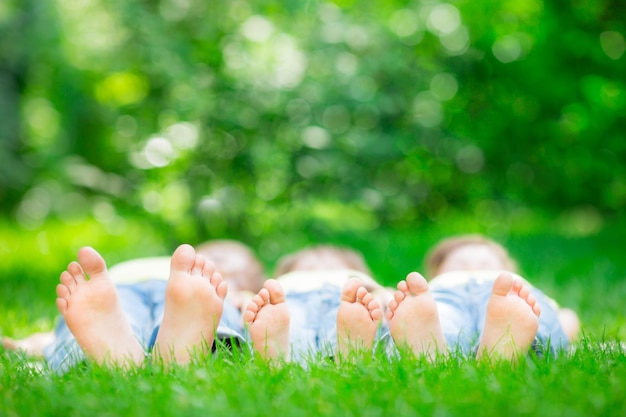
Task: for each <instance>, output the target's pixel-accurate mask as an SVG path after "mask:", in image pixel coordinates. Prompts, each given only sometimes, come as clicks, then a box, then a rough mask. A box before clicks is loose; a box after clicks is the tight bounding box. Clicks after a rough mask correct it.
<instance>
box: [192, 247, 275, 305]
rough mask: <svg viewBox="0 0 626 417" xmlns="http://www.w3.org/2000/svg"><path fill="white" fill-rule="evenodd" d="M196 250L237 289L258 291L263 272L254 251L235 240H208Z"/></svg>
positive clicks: (261, 286) (261, 283) (263, 278)
mask: <svg viewBox="0 0 626 417" xmlns="http://www.w3.org/2000/svg"><path fill="white" fill-rule="evenodd" d="M196 252H197V253H198V254H201V255H203V256H204V257H206V258H207V259H208V260H210V261H211V262H213V263H214V264H215V268H216V270H217V271H218V272H219V273H220V274H222V277H224V279H225V280H226V281H227V282H228V284H229V286H230V287H231V288H233V289H235V290H239V291H251V292H255V293H256V292H258V291H259V290H260V289H261V288H263V282H264V281H265V273H264V269H263V265H262V264H261V261H260V260H259V259H258V258H257V256H256V254H255V253H254V251H253V250H252V249H251V248H250V247H248V246H246V245H244V244H243V243H241V242H239V241H236V240H226V239H222V240H210V241H208V242H205V243H202V244H200V245H199V246H197V247H196Z"/></svg>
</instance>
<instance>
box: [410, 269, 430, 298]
mask: <svg viewBox="0 0 626 417" xmlns="http://www.w3.org/2000/svg"><path fill="white" fill-rule="evenodd" d="M406 284H407V287H408V290H409V293H410V294H412V295H419V294H423V293H425V292H427V291H428V282H426V279H425V278H424V277H423V276H422V275H420V274H418V273H417V272H411V273H410V274H409V275H407V277H406Z"/></svg>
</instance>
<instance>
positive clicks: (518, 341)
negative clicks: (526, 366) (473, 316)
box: [476, 272, 540, 360]
mask: <svg viewBox="0 0 626 417" xmlns="http://www.w3.org/2000/svg"><path fill="white" fill-rule="evenodd" d="M539 314H540V309H539V305H538V304H537V302H536V300H535V297H534V296H532V295H531V294H530V289H529V287H528V286H527V285H525V284H524V283H523V282H522V280H521V279H516V278H515V277H514V276H513V274H510V273H507V272H504V273H501V274H500V275H499V276H498V278H496V280H495V282H494V284H493V290H492V293H491V297H490V298H489V302H488V303H487V315H486V317H485V327H484V329H483V334H482V336H481V340H480V344H479V345H478V352H477V355H476V357H477V358H480V357H482V356H485V355H489V356H495V357H499V358H504V359H511V360H513V359H515V358H516V357H518V356H519V355H520V354H521V355H523V354H525V353H526V352H527V351H528V349H529V348H530V345H531V344H532V342H533V340H534V338H535V335H536V334H537V329H538V327H539Z"/></svg>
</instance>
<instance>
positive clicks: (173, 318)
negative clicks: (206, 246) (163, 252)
mask: <svg viewBox="0 0 626 417" xmlns="http://www.w3.org/2000/svg"><path fill="white" fill-rule="evenodd" d="M226 291H227V286H226V283H225V282H224V281H223V280H222V277H221V276H220V274H219V273H217V272H215V271H214V267H213V264H211V263H207V262H206V260H205V258H204V257H203V256H200V255H196V252H195V250H194V249H193V248H192V247H191V246H189V245H181V246H179V247H178V248H177V249H176V251H174V254H173V255H172V260H171V269H170V277H169V280H168V283H167V287H166V290H165V311H164V314H163V322H162V324H161V327H160V329H159V333H158V334H157V337H156V342H155V345H154V350H153V357H154V358H157V359H161V360H163V362H164V363H171V362H177V363H180V364H185V363H189V361H190V360H191V354H192V353H193V352H196V351H198V352H200V353H207V352H210V351H211V347H212V346H213V340H214V337H215V329H216V328H217V325H218V323H219V321H220V317H221V315H222V309H223V306H224V298H225V297H226Z"/></svg>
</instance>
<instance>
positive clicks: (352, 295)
mask: <svg viewBox="0 0 626 417" xmlns="http://www.w3.org/2000/svg"><path fill="white" fill-rule="evenodd" d="M382 318H383V312H382V310H381V309H380V305H379V304H378V301H376V299H374V296H373V295H372V294H370V293H369V291H367V289H365V287H364V286H363V282H362V281H361V280H359V279H357V278H350V279H349V280H348V281H346V283H345V284H344V286H343V288H342V290H341V303H340V304H339V310H338V311H337V351H338V352H337V353H338V357H339V358H340V359H341V358H349V357H350V353H351V352H354V351H356V350H371V349H372V347H373V345H374V339H375V337H376V331H377V330H378V326H379V325H380V321H381V320H382Z"/></svg>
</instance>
